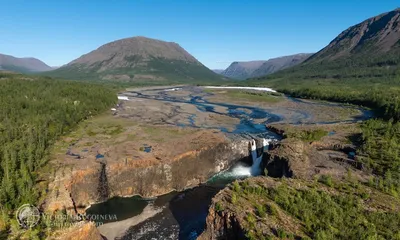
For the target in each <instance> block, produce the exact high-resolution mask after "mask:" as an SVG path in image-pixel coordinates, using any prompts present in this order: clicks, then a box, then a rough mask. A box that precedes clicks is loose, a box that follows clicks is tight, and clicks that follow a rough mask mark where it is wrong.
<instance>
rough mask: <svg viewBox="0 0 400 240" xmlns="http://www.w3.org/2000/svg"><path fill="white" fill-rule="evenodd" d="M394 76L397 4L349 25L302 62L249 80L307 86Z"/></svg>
mask: <svg viewBox="0 0 400 240" xmlns="http://www.w3.org/2000/svg"><path fill="white" fill-rule="evenodd" d="M396 76H397V79H398V76H400V9H399V8H398V9H395V10H393V11H390V12H387V13H383V14H380V15H378V16H375V17H372V18H369V19H367V20H365V21H363V22H361V23H359V24H356V25H354V26H352V27H349V28H348V29H346V30H344V31H343V32H342V33H340V34H339V35H338V36H337V37H336V38H335V39H333V40H332V41H331V42H330V43H329V44H328V45H327V46H326V47H325V48H323V49H321V50H320V51H319V52H317V53H316V54H314V55H312V56H311V57H309V58H308V59H306V60H305V61H304V62H303V63H302V64H299V65H297V66H295V67H293V68H290V69H287V70H283V71H279V72H277V73H275V74H273V75H270V76H264V77H258V78H257V77H256V78H255V79H252V80H251V81H252V82H253V84H255V83H256V82H257V84H263V85H265V84H266V85H268V86H273V87H277V86H280V87H282V86H283V85H282V80H283V79H284V80H285V84H286V85H287V86H293V87H295V86H296V87H299V86H300V83H302V84H304V86H307V87H308V86H311V85H312V84H313V83H315V82H318V83H319V85H321V86H322V85H323V84H328V83H329V84H332V83H334V82H339V83H349V82H350V80H351V81H352V82H353V84H355V83H359V84H365V83H367V81H369V82H374V83H376V84H378V83H383V81H386V84H387V83H389V82H390V81H395V79H396ZM344 80H346V81H344ZM324 81H325V82H324ZM397 81H398V80H397Z"/></svg>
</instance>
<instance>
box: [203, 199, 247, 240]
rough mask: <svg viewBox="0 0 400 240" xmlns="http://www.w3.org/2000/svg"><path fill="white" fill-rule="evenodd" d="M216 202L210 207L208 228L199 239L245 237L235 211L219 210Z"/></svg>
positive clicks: (236, 238)
mask: <svg viewBox="0 0 400 240" xmlns="http://www.w3.org/2000/svg"><path fill="white" fill-rule="evenodd" d="M215 204H216V203H215V202H213V205H212V206H211V207H210V211H209V214H208V216H207V220H206V223H207V230H206V231H205V232H203V233H202V234H201V235H200V237H199V238H198V240H209V239H221V240H222V239H226V240H228V239H229V240H231V239H232V240H239V239H244V238H245V233H244V230H243V227H242V226H241V225H240V222H239V220H240V218H238V216H236V213H235V212H228V211H221V212H220V211H217V210H216V208H215Z"/></svg>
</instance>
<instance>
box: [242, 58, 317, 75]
mask: <svg viewBox="0 0 400 240" xmlns="http://www.w3.org/2000/svg"><path fill="white" fill-rule="evenodd" d="M311 55H312V53H299V54H295V55H290V56H284V57H278V58H271V59H269V60H268V61H266V62H264V63H263V64H262V65H261V66H260V67H259V68H257V69H256V70H255V71H254V72H253V73H252V74H251V75H250V76H249V77H260V76H265V75H268V74H271V73H274V72H277V71H279V70H283V69H286V68H289V67H293V66H295V65H297V64H300V63H302V62H303V61H305V60H306V59H307V58H309V57H310V56H311Z"/></svg>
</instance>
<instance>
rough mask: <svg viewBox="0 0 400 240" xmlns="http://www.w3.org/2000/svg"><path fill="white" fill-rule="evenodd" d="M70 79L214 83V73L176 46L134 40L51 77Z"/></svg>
mask: <svg viewBox="0 0 400 240" xmlns="http://www.w3.org/2000/svg"><path fill="white" fill-rule="evenodd" d="M49 75H50V76H57V77H63V78H71V79H87V80H92V79H93V80H94V79H95V80H125V81H130V80H133V81H136V82H149V81H150V82H166V81H168V82H191V83H194V82H204V81H206V82H211V81H221V80H223V79H224V78H223V77H221V76H220V75H218V74H216V73H214V72H213V71H211V70H210V69H208V68H207V67H205V66H204V65H203V64H201V63H200V62H199V61H198V60H197V59H196V58H194V57H193V56H192V55H190V54H189V53H188V52H187V51H185V49H183V48H182V47H181V46H179V45H178V44H177V43H174V42H165V41H161V40H156V39H151V38H146V37H132V38H126V39H121V40H117V41H114V42H111V43H107V44H105V45H103V46H101V47H99V48H98V49H96V50H94V51H92V52H90V53H87V54H85V55H83V56H81V57H80V58H78V59H76V60H74V61H72V62H70V63H68V64H67V65H64V66H62V67H60V68H59V69H57V70H54V71H52V72H50V73H49Z"/></svg>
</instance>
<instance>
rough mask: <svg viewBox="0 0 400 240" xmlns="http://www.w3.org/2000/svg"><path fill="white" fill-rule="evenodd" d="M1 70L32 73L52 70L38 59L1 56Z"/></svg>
mask: <svg viewBox="0 0 400 240" xmlns="http://www.w3.org/2000/svg"><path fill="white" fill-rule="evenodd" d="M0 70H5V71H13V72H20V73H32V72H44V71H49V70H52V68H51V67H50V66H48V65H46V64H45V63H44V62H42V61H40V60H39V59H36V58H16V57H13V56H10V55H5V54H0Z"/></svg>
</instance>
